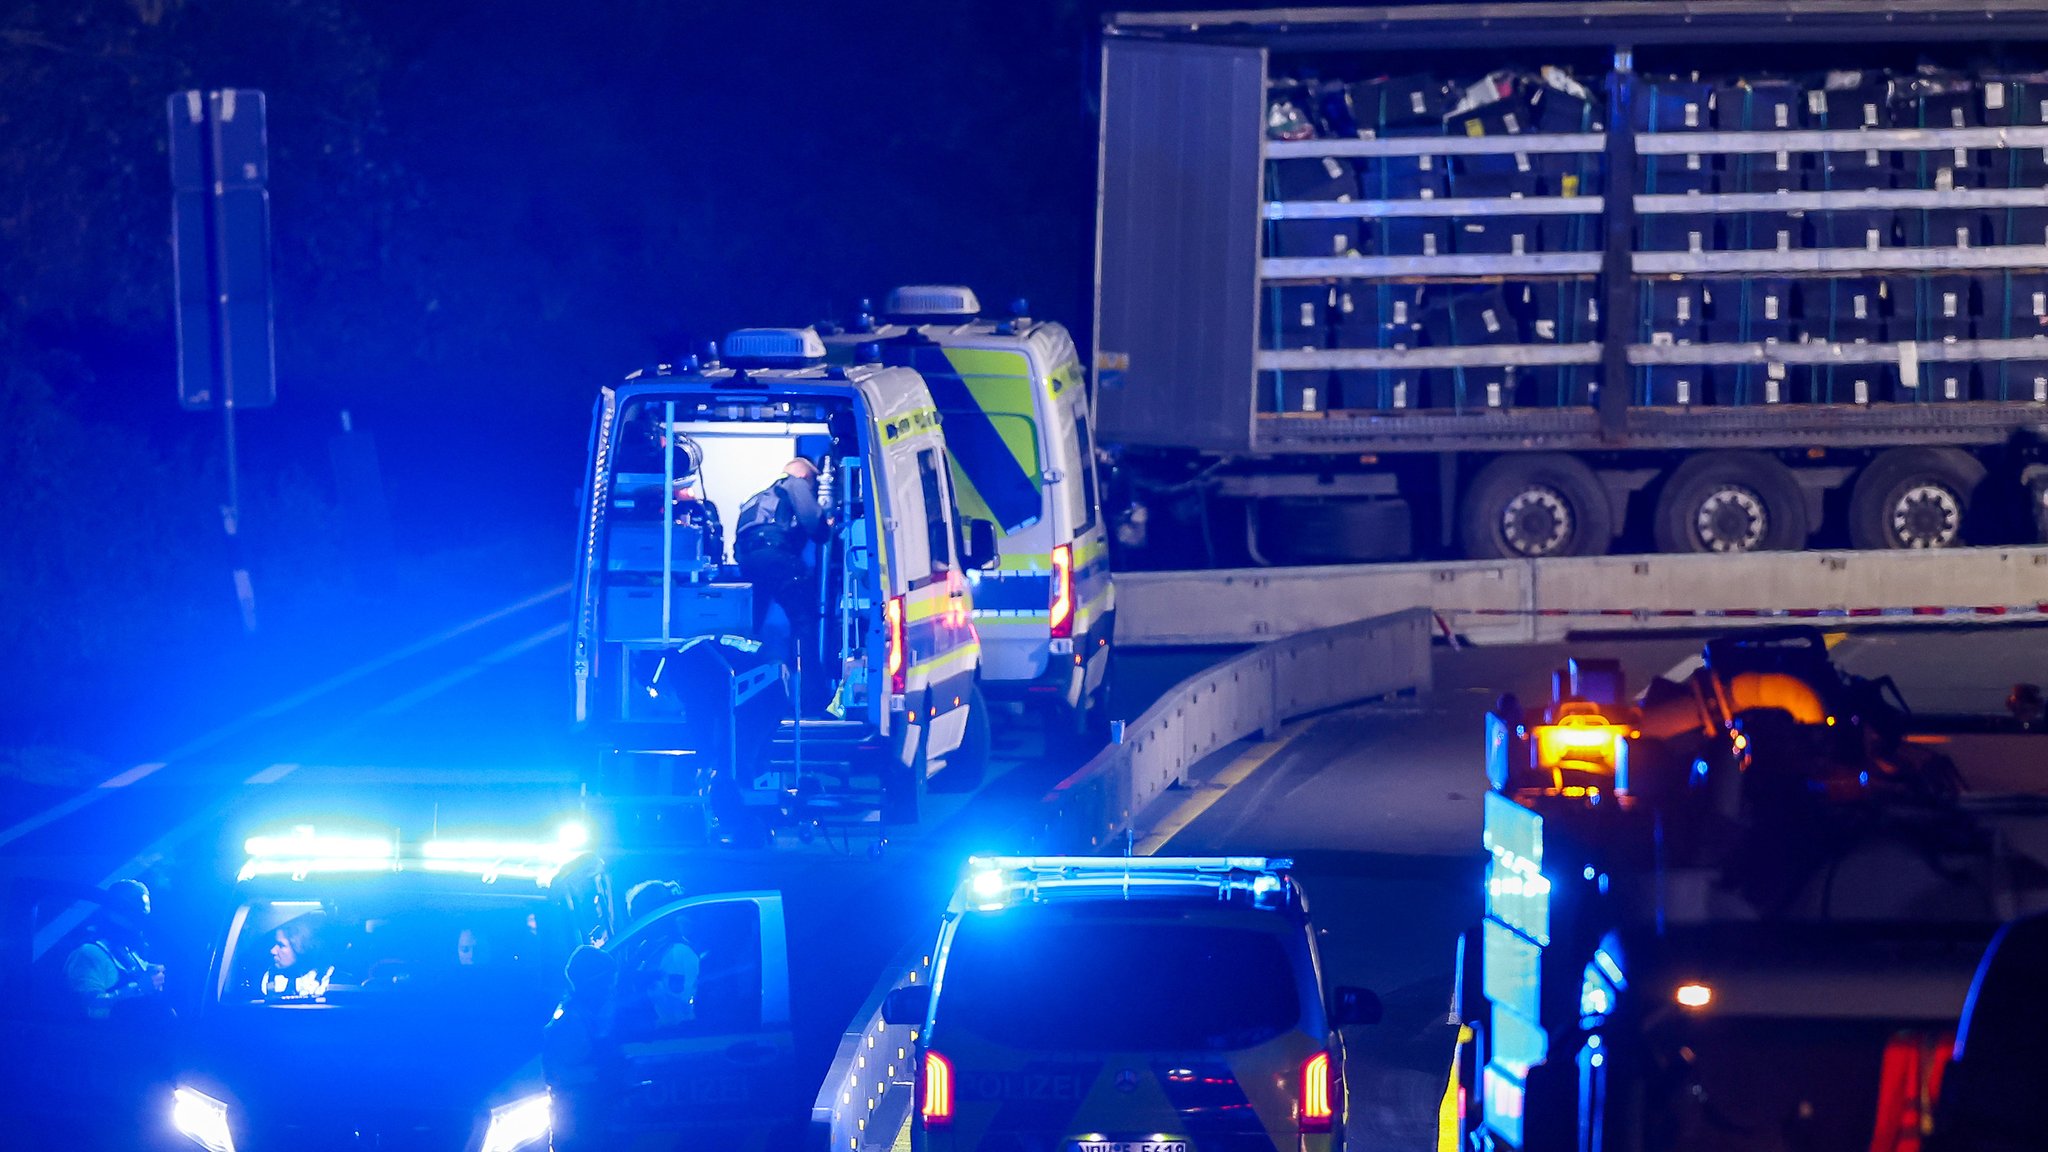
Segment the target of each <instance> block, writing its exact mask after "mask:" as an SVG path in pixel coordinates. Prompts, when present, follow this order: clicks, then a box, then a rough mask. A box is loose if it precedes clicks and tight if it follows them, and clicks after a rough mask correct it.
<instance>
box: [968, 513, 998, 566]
mask: <svg viewBox="0 0 2048 1152" xmlns="http://www.w3.org/2000/svg"><path fill="white" fill-rule="evenodd" d="M965 559H966V561H967V566H968V567H969V568H982V569H988V568H993V567H995V566H996V560H997V559H998V556H997V552H996V525H995V522H994V521H993V520H969V521H968V522H967V556H966V557H965Z"/></svg>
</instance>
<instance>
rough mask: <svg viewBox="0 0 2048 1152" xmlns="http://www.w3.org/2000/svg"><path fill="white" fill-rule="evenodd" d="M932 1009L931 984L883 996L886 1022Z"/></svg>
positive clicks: (914, 1023) (908, 1019) (917, 1022)
mask: <svg viewBox="0 0 2048 1152" xmlns="http://www.w3.org/2000/svg"><path fill="white" fill-rule="evenodd" d="M1374 1003H1378V1001H1374ZM931 1011H932V986H931V985H929V984H912V985H911V986H909V987H908V988H897V989H895V990H893V991H891V992H890V993H889V994H888V995H887V996H885V997H883V998H882V1023H884V1024H889V1025H907V1026H909V1027H911V1028H922V1027H924V1018H925V1017H926V1016H929V1015H931Z"/></svg>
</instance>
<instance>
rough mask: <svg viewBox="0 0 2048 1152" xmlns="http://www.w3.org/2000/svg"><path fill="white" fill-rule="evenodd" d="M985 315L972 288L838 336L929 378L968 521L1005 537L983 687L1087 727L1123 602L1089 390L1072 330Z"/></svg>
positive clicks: (866, 321)
mask: <svg viewBox="0 0 2048 1152" xmlns="http://www.w3.org/2000/svg"><path fill="white" fill-rule="evenodd" d="M1012 311H1013V312H1015V313H1018V314H1016V315H1012V316H1009V317H1006V318H1002V319H992V318H985V317H983V316H982V314H981V313H982V306H981V301H980V300H979V299H978V298H977V297H976V296H975V294H974V291H973V289H971V288H966V287H961V286H958V285H950V284H921V285H908V286H904V287H899V288H896V289H893V290H891V291H890V293H889V294H888V296H887V297H886V298H885V300H884V302H883V309H882V312H883V314H882V317H881V318H880V322H879V323H878V322H877V321H876V319H875V318H874V317H870V316H866V315H862V316H859V317H856V318H855V320H854V321H853V323H851V324H849V325H847V326H846V327H845V328H843V329H840V328H836V327H835V328H828V330H827V332H826V335H825V342H826V344H827V346H828V347H830V348H832V349H833V354H834V356H835V358H842V359H863V358H871V357H879V358H880V360H881V361H882V362H883V363H885V364H901V365H907V366H909V367H912V368H915V369H917V372H918V375H919V376H921V377H923V378H924V381H925V384H926V386H927V387H928V388H929V389H930V390H931V395H932V401H933V403H935V404H936V405H937V406H938V410H939V414H940V415H941V417H943V419H944V421H945V428H946V448H947V460H948V462H949V463H950V464H951V466H952V474H953V477H952V478H953V487H954V489H955V491H956V492H958V493H959V496H960V507H961V510H962V512H963V513H964V514H965V515H967V516H969V517H972V518H978V519H985V520H988V521H990V522H992V523H994V524H995V525H996V528H997V530H998V531H999V533H1000V536H1001V539H1000V541H999V550H1000V551H1001V553H1002V561H1001V563H1000V564H998V565H997V566H996V567H995V568H993V569H990V570H988V571H980V572H975V573H973V574H972V576H971V582H972V584H973V588H974V623H975V627H976V628H977V629H979V631H980V633H981V643H982V685H983V687H984V688H985V689H986V690H987V691H988V693H989V694H990V695H991V696H994V697H996V698H999V699H1013V700H1015V699H1021V700H1036V701H1042V702H1045V703H1047V704H1050V705H1053V706H1054V707H1056V708H1057V710H1058V711H1059V712H1060V713H1062V714H1063V715H1064V716H1065V717H1067V718H1069V719H1071V720H1073V721H1075V722H1077V723H1080V722H1085V721H1086V719H1087V717H1088V713H1089V711H1090V709H1091V708H1092V707H1093V706H1094V705H1095V704H1096V703H1097V702H1098V701H1099V699H1100V697H1101V694H1102V691H1103V684H1104V680H1105V678H1106V676H1107V673H1108V668H1109V652H1110V638H1111V633H1112V631H1113V630H1114V622H1115V616H1116V594H1115V589H1114V587H1113V586H1112V584H1111V582H1110V572H1109V529H1108V525H1107V524H1106V523H1105V521H1104V518H1103V515H1102V507H1101V497H1100V493H1099V490H1098V487H1097V484H1096V475H1095V437H1094V433H1093V432H1092V430H1091V427H1092V421H1091V420H1090V415H1091V412H1090V407H1089V403H1088V390H1087V386H1086V378H1085V376H1084V375H1083V373H1082V370H1081V360H1080V356H1079V355H1078V354H1077V353H1076V352H1075V350H1074V340H1073V337H1072V336H1071V335H1069V334H1068V332H1067V330H1066V328H1065V327H1063V326H1061V325H1059V324H1056V323H1052V322H1050V321H1044V320H1033V319H1031V318H1029V317H1027V316H1024V315H1022V314H1021V313H1022V312H1023V306H1022V302H1021V301H1020V302H1019V304H1018V305H1017V306H1016V307H1015V308H1013V309H1012Z"/></svg>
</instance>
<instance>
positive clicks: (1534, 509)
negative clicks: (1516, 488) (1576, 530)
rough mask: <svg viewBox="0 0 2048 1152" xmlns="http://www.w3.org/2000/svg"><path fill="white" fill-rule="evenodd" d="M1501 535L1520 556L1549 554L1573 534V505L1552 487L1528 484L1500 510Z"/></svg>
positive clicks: (1560, 546) (1558, 548) (1559, 547)
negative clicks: (1528, 485)
mask: <svg viewBox="0 0 2048 1152" xmlns="http://www.w3.org/2000/svg"><path fill="white" fill-rule="evenodd" d="M1500 532H1501V537H1502V538H1503V539H1505V540H1506V541H1507V544H1508V547H1509V548H1511V549H1513V550H1514V552H1515V554H1516V555H1519V556H1549V555H1551V554H1552V553H1555V552H1557V551H1558V550H1560V549H1562V548H1563V547H1564V545H1565V543H1566V542H1567V541H1569V540H1570V539H1571V537H1572V508H1571V505H1570V504H1569V503H1567V502H1566V501H1565V498H1564V497H1563V496H1562V495H1560V494H1559V493H1558V491H1557V490H1556V489H1555V488H1546V487H1542V486H1540V485H1531V486H1530V487H1528V488H1524V489H1523V490H1522V491H1520V492H1518V493H1516V494H1515V498H1514V499H1512V500H1510V501H1508V502H1507V506H1506V507H1504V508H1502V509H1501V513H1500Z"/></svg>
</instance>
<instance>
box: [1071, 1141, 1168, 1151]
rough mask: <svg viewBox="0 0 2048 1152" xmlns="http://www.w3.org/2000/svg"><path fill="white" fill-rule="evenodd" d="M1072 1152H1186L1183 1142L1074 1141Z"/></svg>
mask: <svg viewBox="0 0 2048 1152" xmlns="http://www.w3.org/2000/svg"><path fill="white" fill-rule="evenodd" d="M1073 1152H1188V1142H1187V1141H1185V1140H1076V1141H1074V1145H1073Z"/></svg>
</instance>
